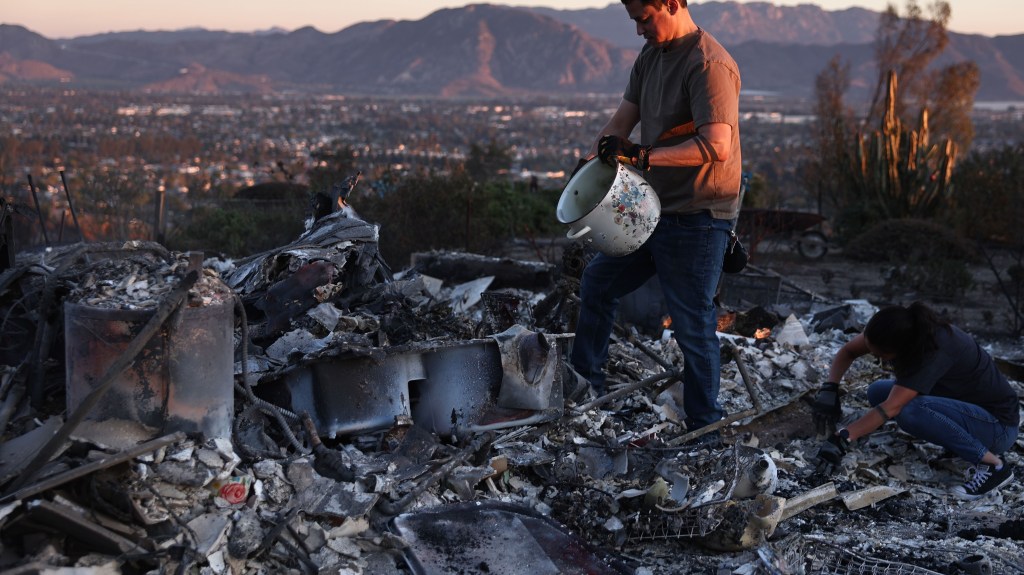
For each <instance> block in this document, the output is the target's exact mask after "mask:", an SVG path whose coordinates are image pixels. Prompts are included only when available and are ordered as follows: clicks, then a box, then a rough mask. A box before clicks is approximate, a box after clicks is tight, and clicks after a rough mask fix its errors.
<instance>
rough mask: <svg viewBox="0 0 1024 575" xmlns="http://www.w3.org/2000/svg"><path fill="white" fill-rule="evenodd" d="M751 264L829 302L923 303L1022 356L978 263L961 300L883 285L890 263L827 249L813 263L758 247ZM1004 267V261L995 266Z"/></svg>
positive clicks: (775, 247)
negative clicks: (872, 260) (823, 254)
mask: <svg viewBox="0 0 1024 575" xmlns="http://www.w3.org/2000/svg"><path fill="white" fill-rule="evenodd" d="M750 263H751V265H753V266H756V267H757V268H760V269H766V270H769V271H771V272H775V273H778V274H780V275H781V276H783V278H784V279H785V280H786V281H787V282H791V283H792V284H794V285H796V286H799V287H800V288H802V289H804V290H807V291H809V292H811V293H814V294H816V295H818V296H821V297H822V298H824V299H826V300H830V301H837V302H840V301H843V300H847V299H865V300H868V301H869V302H871V303H872V304H874V305H876V306H879V307H883V306H885V305H890V304H899V305H907V304H910V303H911V302H913V301H915V300H921V301H924V302H926V303H927V304H929V305H930V306H931V307H932V308H933V309H934V310H935V311H936V312H938V313H939V314H940V315H941V316H942V317H944V318H946V319H947V320H949V321H950V322H952V323H954V324H956V325H958V326H959V327H961V328H963V329H964V330H966V331H968V332H970V333H971V334H972V335H974V336H975V337H976V338H978V339H979V340H980V341H982V342H983V343H985V344H989V345H992V346H995V347H996V348H997V349H998V350H1001V353H1002V354H1003V355H1006V356H1013V357H1017V356H1019V355H1020V354H1024V351H1022V350H1021V347H1022V346H1021V343H1022V342H1021V340H1020V339H1019V338H1016V339H1014V338H1011V337H1010V334H1011V331H1012V327H1013V324H1012V309H1011V307H1010V304H1009V303H1008V301H1007V299H1006V298H1005V297H1004V296H1003V295H1002V293H1001V292H1000V290H999V287H998V284H997V279H996V275H995V273H994V272H993V271H992V269H991V268H990V267H989V266H988V265H987V264H985V263H983V262H978V263H975V264H972V265H969V266H968V268H969V271H970V273H971V276H972V278H973V284H972V285H971V287H970V288H969V289H968V290H967V291H966V293H964V294H963V295H962V296H961V297H955V298H953V297H936V296H934V295H929V294H922V293H917V292H913V291H907V290H900V289H899V288H894V287H893V286H892V283H891V282H889V281H887V279H886V278H887V277H889V276H890V275H891V274H892V272H893V271H894V267H895V266H893V265H892V264H888V263H879V264H874V263H870V262H861V261H855V260H852V259H850V258H848V257H846V256H845V255H844V254H843V253H842V250H841V249H839V248H838V247H836V246H831V247H830V248H829V251H828V253H827V254H826V255H825V256H824V257H822V258H821V259H818V260H809V259H806V258H803V257H801V256H800V254H798V253H797V252H796V251H795V250H793V249H792V248H791V246H789V245H787V244H784V243H770V242H766V243H762V244H761V245H760V246H759V247H758V251H757V253H755V254H753V255H752V256H751V260H750ZM997 263H998V265H1000V266H1001V267H1002V269H1005V268H1006V267H1008V266H1009V265H1010V262H1009V261H1008V260H1007V261H1006V262H997Z"/></svg>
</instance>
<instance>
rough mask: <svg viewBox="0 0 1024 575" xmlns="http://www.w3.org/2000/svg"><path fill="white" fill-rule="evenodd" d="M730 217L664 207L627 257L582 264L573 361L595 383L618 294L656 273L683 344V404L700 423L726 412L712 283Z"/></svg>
mask: <svg viewBox="0 0 1024 575" xmlns="http://www.w3.org/2000/svg"><path fill="white" fill-rule="evenodd" d="M731 224H732V222H731V221H729V220H718V219H715V218H712V217H711V214H710V213H708V212H700V213H696V214H686V215H669V214H666V215H663V216H662V218H661V221H660V222H659V223H658V226H657V227H656V228H655V229H654V233H652V234H651V237H650V238H648V239H647V241H646V242H645V243H644V244H643V245H642V246H640V249H638V250H637V251H635V252H633V253H631V254H629V255H625V256H622V257H609V256H606V255H604V254H598V255H597V257H595V258H594V259H593V260H591V262H590V263H589V264H588V265H587V268H586V270H584V272H583V283H582V285H581V286H580V299H581V300H582V303H581V305H580V317H579V322H578V323H577V326H576V337H575V339H574V340H573V347H572V357H571V359H572V363H573V367H574V368H575V369H576V371H577V372H579V374H580V375H582V376H583V377H585V378H587V380H589V381H590V384H591V385H592V386H593V387H594V389H595V390H596V391H597V392H598V393H601V392H603V390H604V382H605V372H604V365H605V363H606V362H607V361H608V339H609V338H610V337H611V333H612V328H613V326H614V322H615V311H616V309H617V308H618V305H619V299H620V298H622V297H623V296H625V295H626V294H628V293H630V292H632V291H634V290H636V289H637V288H639V287H640V286H642V285H643V284H644V282H646V281H647V280H648V279H650V277H651V276H652V275H654V274H655V273H657V274H658V281H659V282H660V284H661V291H662V293H663V294H664V296H665V303H666V306H667V308H668V313H669V316H670V317H671V318H672V328H673V330H674V331H675V338H676V341H677V342H679V347H680V349H682V352H683V359H684V361H683V409H684V410H685V411H686V425H687V427H688V428H689V429H697V428H699V427H703V426H705V425H708V424H710V423H714V422H715V421H718V420H719V419H721V418H722V408H721V406H720V405H719V404H718V387H719V380H720V378H721V365H720V364H721V356H720V347H719V341H718V336H717V335H716V334H715V329H716V327H717V321H718V313H717V310H716V308H715V304H714V297H715V290H716V288H717V286H718V279H719V276H720V275H721V273H722V258H723V257H724V256H725V247H726V242H727V240H728V237H729V230H730V229H731Z"/></svg>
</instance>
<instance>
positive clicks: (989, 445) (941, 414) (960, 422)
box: [868, 379, 1017, 464]
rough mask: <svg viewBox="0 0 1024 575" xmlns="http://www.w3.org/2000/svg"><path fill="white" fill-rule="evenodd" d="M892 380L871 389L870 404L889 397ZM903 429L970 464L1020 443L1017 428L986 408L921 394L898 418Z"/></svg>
mask: <svg viewBox="0 0 1024 575" xmlns="http://www.w3.org/2000/svg"><path fill="white" fill-rule="evenodd" d="M895 384H896V382H895V381H893V380H891V379H883V380H879V381H876V382H874V383H872V384H871V385H869V386H868V403H870V404H871V405H872V406H875V405H878V404H880V403H882V402H883V401H885V398H887V397H889V392H890V391H892V387H893V385H895ZM895 421H896V423H897V424H898V425H899V426H900V429H902V430H903V431H906V432H907V433H909V434H910V435H913V436H914V437H917V438H920V439H924V440H925V441H930V442H931V443H934V444H936V445H939V446H942V447H945V448H946V449H948V450H950V451H952V452H953V453H955V454H956V455H957V456H959V457H962V458H963V459H965V460H967V461H968V462H970V463H974V464H977V463H980V462H981V458H982V456H983V455H985V452H986V451H991V452H992V453H993V454H995V455H1002V454H1003V453H1005V452H1006V451H1007V450H1008V449H1010V447H1011V446H1013V443H1014V442H1015V441H1017V427H1015V426H1006V425H1003V424H1001V423H999V421H997V420H996V418H995V417H994V416H993V415H992V414H991V413H989V412H988V411H987V410H985V409H984V408H982V407H979V406H977V405H974V404H973V403H967V402H965V401H958V400H956V399H950V398H948V397H935V396H931V395H918V396H917V397H915V398H914V399H912V400H910V403H908V404H906V405H905V406H903V409H902V410H901V411H900V413H899V415H897V416H896V418H895Z"/></svg>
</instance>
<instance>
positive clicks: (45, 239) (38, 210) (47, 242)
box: [28, 174, 50, 247]
mask: <svg viewBox="0 0 1024 575" xmlns="http://www.w3.org/2000/svg"><path fill="white" fill-rule="evenodd" d="M28 187H29V189H31V190H32V201H33V202H35V204H36V214H38V215H39V227H40V228H42V229H43V244H45V245H46V247H50V236H48V235H47V234H46V220H44V219H43V210H42V208H40V207H39V198H38V197H36V185H35V183H33V182H32V174H28Z"/></svg>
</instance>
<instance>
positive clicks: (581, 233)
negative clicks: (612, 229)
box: [565, 226, 590, 240]
mask: <svg viewBox="0 0 1024 575" xmlns="http://www.w3.org/2000/svg"><path fill="white" fill-rule="evenodd" d="M588 232H590V226H583V227H582V228H580V231H578V232H576V233H572V230H569V231H568V232H566V234H565V237H567V238H569V239H570V240H578V239H580V238H582V237H583V236H585V235H587V233H588Z"/></svg>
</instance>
